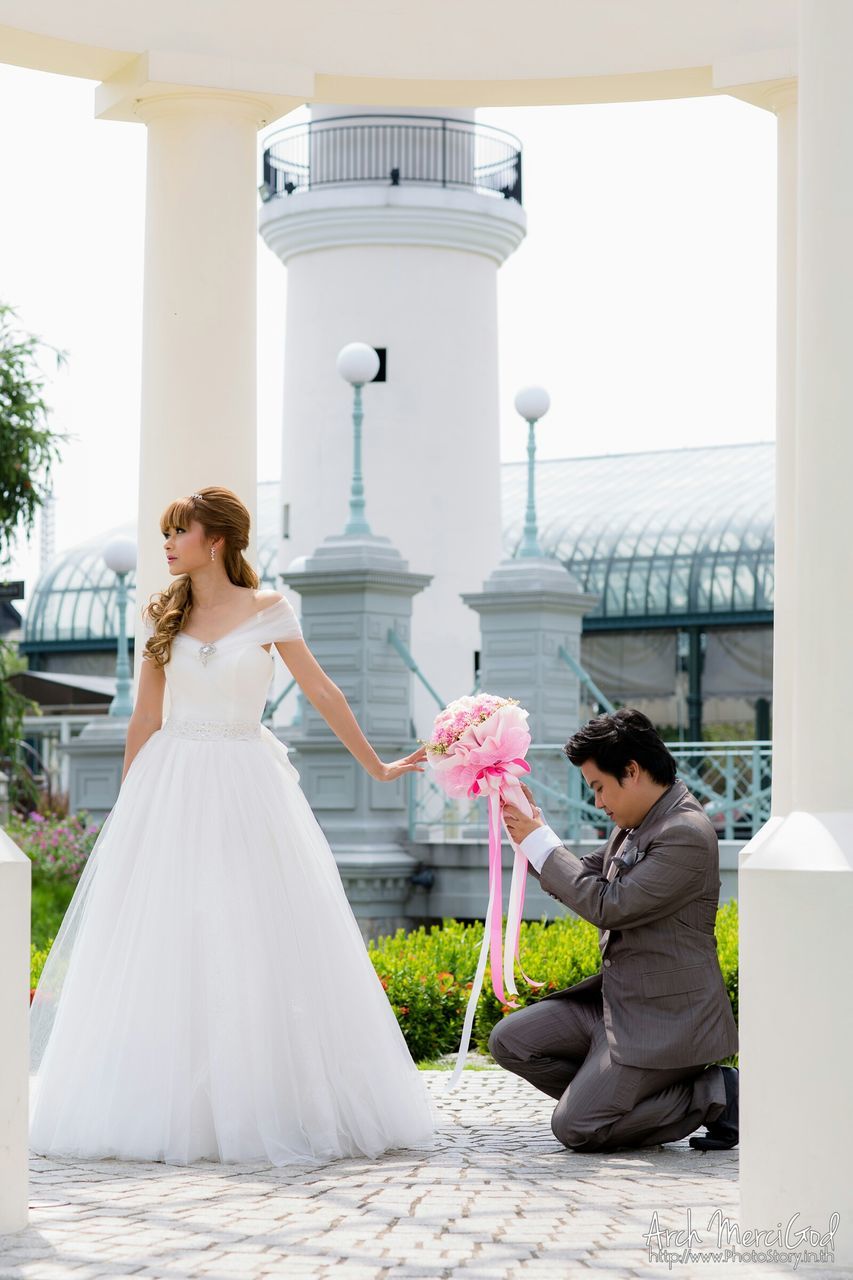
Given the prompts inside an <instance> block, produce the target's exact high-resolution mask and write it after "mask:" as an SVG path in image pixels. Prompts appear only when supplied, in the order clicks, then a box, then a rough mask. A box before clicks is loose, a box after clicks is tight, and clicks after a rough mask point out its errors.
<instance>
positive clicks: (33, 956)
mask: <svg viewBox="0 0 853 1280" xmlns="http://www.w3.org/2000/svg"><path fill="white" fill-rule="evenodd" d="M52 946H53V938H48V940H47V945H46V946H45V947H44V949H43V950H40V949H39V948H38V947H37V946H36V944H35V943H34V942H33V943H32V944H31V946H30V1004H32V1002H33V996H34V995H35V991H36V986H37V985H38V980H39V978H40V977H41V971H42V969H43V968H44V962H45V960H46V959H47V953H48V951H50V948H51V947H52Z"/></svg>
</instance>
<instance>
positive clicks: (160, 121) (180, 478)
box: [136, 90, 269, 679]
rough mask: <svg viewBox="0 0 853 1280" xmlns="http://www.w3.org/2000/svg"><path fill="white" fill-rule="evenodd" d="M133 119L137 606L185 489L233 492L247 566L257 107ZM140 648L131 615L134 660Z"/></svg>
mask: <svg viewBox="0 0 853 1280" xmlns="http://www.w3.org/2000/svg"><path fill="white" fill-rule="evenodd" d="M137 115H138V116H139V117H140V118H141V119H143V120H144V121H145V122H146V124H147V126H148V171H147V194H146V201H147V203H146V221H145V289H144V314H143V341H142V423H141V443H140V464H139V560H138V564H137V603H138V606H139V608H141V606H142V604H143V603H144V602H145V601H147V599H148V596H149V594H150V593H151V592H152V591H155V590H158V589H161V588H163V587H164V586H166V585H167V584H168V582H169V575H168V573H167V571H166V568H165V565H164V561H163V550H162V537H161V534H160V531H159V517H160V514H161V512H162V511H163V509H164V508H165V507H166V506H167V504H168V503H169V502H170V501H171V500H172V499H173V498H176V497H180V496H182V495H183V494H186V493H191V492H192V491H193V490H194V489H199V488H201V487H202V486H204V485H208V484H219V485H225V486H227V487H228V488H229V489H233V490H234V491H235V493H237V495H238V496H239V497H240V498H241V500H242V501H243V502H244V503H245V504H246V506H247V507H248V508H249V509H250V511H251V512H252V522H253V538H252V543H251V545H250V547H249V548H248V549H247V551H246V555H247V558H248V559H249V560H251V561H252V562H253V563H254V560H255V551H254V548H255V546H256V540H255V533H256V530H255V529H254V519H255V508H256V490H257V423H256V384H257V368H256V362H257V353H256V323H257V322H256V271H257V268H256V256H257V206H258V192H257V188H258V178H257V173H258V141H257V130H258V125H259V123H260V122H261V121H262V120H264V119H266V118H268V116H269V109H268V104H266V103H265V102H264V101H262V100H261V99H260V98H255V97H253V96H251V95H245V96H237V95H234V94H224V93H222V94H219V93H217V92H216V91H213V90H211V91H210V92H209V93H208V92H204V93H199V92H198V91H196V92H191V91H187V92H185V93H183V92H176V93H173V94H163V95H160V96H157V97H153V98H149V99H145V100H144V101H142V102H140V103H139V104H138V106H137ZM138 613H139V609H137V615H138ZM143 642H144V638H143V632H142V629H141V625H140V623H139V619H138V616H137V619H136V645H137V650H136V651H137V653H139V652H140V651H141V646H142V644H143ZM138 671H139V664H138V663H137V672H136V676H137V679H138Z"/></svg>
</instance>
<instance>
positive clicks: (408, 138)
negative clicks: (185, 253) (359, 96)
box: [260, 113, 521, 205]
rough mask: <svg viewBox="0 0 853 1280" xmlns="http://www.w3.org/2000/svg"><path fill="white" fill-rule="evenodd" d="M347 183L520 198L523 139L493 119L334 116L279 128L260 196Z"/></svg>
mask: <svg viewBox="0 0 853 1280" xmlns="http://www.w3.org/2000/svg"><path fill="white" fill-rule="evenodd" d="M346 186H374V187H382V186H385V187H407V186H409V187H411V186H416V187H421V188H423V187H434V188H444V189H445V190H457V191H470V192H476V193H478V194H480V195H488V196H492V197H493V198H495V199H497V200H511V201H515V202H516V203H517V204H519V205H520V204H521V143H520V141H519V139H518V138H516V137H515V136H514V135H513V134H511V133H508V132H507V131H506V130H504V129H498V128H495V127H493V126H491V125H483V124H475V123H469V122H466V121H464V120H458V119H453V118H448V117H444V116H427V115H405V114H400V113H395V114H387V115H384V114H381V113H371V114H369V115H363V116H359V115H346V116H331V117H326V118H324V119H319V120H312V121H310V122H309V123H307V124H299V125H292V126H290V127H289V128H287V129H282V130H281V131H280V132H279V133H276V134H274V135H273V136H272V137H271V138H270V139H269V140H268V145H267V147H266V150H265V151H264V158H263V182H262V184H261V187H260V193H261V199H262V200H263V201H264V202H265V203H267V202H268V201H271V200H277V199H279V198H282V197H289V196H293V195H298V194H299V193H300V192H305V191H316V190H318V189H319V188H330V187H346Z"/></svg>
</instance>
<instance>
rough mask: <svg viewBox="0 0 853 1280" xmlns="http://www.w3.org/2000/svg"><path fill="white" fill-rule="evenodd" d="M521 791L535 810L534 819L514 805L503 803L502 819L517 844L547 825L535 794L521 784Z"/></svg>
mask: <svg viewBox="0 0 853 1280" xmlns="http://www.w3.org/2000/svg"><path fill="white" fill-rule="evenodd" d="M521 789H522V791H523V792H524V794H525V796H526V797H527V800H528V803H529V804H530V807H531V809H532V810H533V817H532V818H528V816H527V814H526V813H522V812H521V810H520V809H519V808H518V807H517V806H516V805H514V804H505V803H504V802H503V801H501V817H502V818H503V820H504V822H505V823H506V829H507V831H508V832H509V834H510V836H511V837H512V839H513V840H514V841H515V843H516V844H521V842H522V840H524V839H525V838H526V837H527V836H529V835H530V833H531V831H535V830H536V828H537V827H544V826H545V825H546V824H545V823H544V822H543V821H542V813H541V810H540V809H538V808H537V807H536V802H535V801H534V799H533V793H532V792H531V790H530V788H529V787H526V786H525V785H524V783H523V782H522V783H521Z"/></svg>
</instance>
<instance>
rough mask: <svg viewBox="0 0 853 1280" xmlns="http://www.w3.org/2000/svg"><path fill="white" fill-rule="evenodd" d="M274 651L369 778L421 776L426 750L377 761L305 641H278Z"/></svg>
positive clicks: (341, 696) (385, 779)
mask: <svg viewBox="0 0 853 1280" xmlns="http://www.w3.org/2000/svg"><path fill="white" fill-rule="evenodd" d="M276 648H277V649H278V651H279V653H280V654H281V656H282V658H283V659H284V662H285V665H286V666H287V668H288V670H289V671H290V674H291V675H292V676H293V678H294V680H295V681H296V683H297V684H298V685H299V687H300V689H301V690H302V692H303V693H304V694H305V697H306V698H307V699H308V701H309V702H310V703H311V705H312V707H314V709H315V711H317V713H318V714H319V715H321V716H322V717H323V719H324V720H325V721H326V724H327V725H328V726H329V728H330V729H331V730H332V732H333V733H334V734H335V736H336V737H337V738H338V739H339V741H340V742H342V743H343V744H344V746H345V747H346V749H347V750H348V751H349V752H350V754H351V755H353V756H355V758H356V760H357V761H358V763H359V764H360V765H362V766H363V768H365V769H366V770H367V772H368V773H369V774H370V776H371V777H372V778H377V779H378V780H379V781H380V782H393V781H394V779H395V778H398V777H399V776H400V774H402V773H411V772H414V773H423V769H422V768H421V767H420V764H421V762H422V761H423V760H425V759H426V748H425V747H419V748H418V750H417V751H413V752H412V753H411V754H410V755H407V756H403V757H402V758H401V759H400V760H394V761H393V762H392V763H390V764H386V763H385V762H384V761H382V760H380V759H379V756H378V755H377V754H376V752H375V751H374V750H373V747H372V746H371V745H370V743H369V742H368V740H367V738H366V737H365V736H364V734H363V733H362V731H361V727H360V725H359V723H358V721H357V720H356V718H355V716H354V715H353V711H352V708H351V707H350V705H349V703H348V702H347V700H346V696H345V695H344V693H343V691H342V690H341V689H339V688H338V686H337V685H336V684H335V682H334V680H332V678H331V677H330V676H328V675H327V674H326V672H325V671H324V670H323V668H322V667H321V666H320V664H319V662H318V661H317V659H316V658H315V657H314V655H313V653H312V652H311V650H310V649H309V648H308V645H307V644H306V643H305V641H304V640H282V641H278V642H277V643H276Z"/></svg>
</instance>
